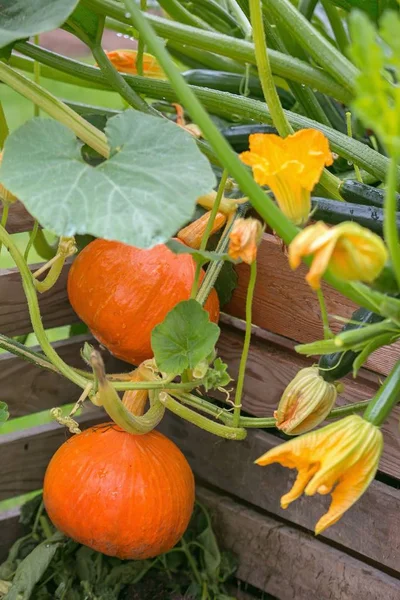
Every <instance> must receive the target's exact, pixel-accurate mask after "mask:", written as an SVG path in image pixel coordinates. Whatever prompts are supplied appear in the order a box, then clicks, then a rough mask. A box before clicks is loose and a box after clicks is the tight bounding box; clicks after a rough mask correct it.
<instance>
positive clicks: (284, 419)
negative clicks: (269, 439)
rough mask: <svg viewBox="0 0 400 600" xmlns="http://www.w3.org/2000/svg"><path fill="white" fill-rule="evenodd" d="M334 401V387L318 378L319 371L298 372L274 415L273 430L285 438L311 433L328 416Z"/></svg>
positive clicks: (316, 369) (314, 368) (310, 369)
mask: <svg viewBox="0 0 400 600" xmlns="http://www.w3.org/2000/svg"><path fill="white" fill-rule="evenodd" d="M336 397H337V389H336V386H335V385H334V384H333V383H328V382H327V381H325V380H324V379H323V378H322V377H321V375H319V370H318V367H308V368H306V369H301V371H299V372H298V373H297V375H296V377H295V378H294V379H292V381H291V382H290V383H289V385H288V386H287V387H286V389H285V391H284V392H283V394H282V397H281V400H280V402H279V406H278V410H276V411H275V412H274V417H275V419H276V427H277V428H278V429H281V430H282V431H283V432H284V433H286V434H288V435H298V434H300V433H305V432H306V431H310V429H313V428H314V427H316V426H317V425H319V424H320V423H322V421H323V420H324V419H325V418H326V417H327V416H328V414H329V413H330V412H331V410H332V408H333V406H334V404H335V402H336Z"/></svg>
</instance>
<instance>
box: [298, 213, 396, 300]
mask: <svg viewBox="0 0 400 600" xmlns="http://www.w3.org/2000/svg"><path fill="white" fill-rule="evenodd" d="M310 254H313V255H314V259H313V262H312V265H311V268H310V271H309V273H308V274H307V276H306V279H307V281H308V283H309V284H310V286H311V287H312V288H313V289H314V290H317V289H319V287H320V284H321V277H322V276H323V274H324V273H325V271H326V270H327V268H328V267H329V268H330V269H331V271H332V273H333V274H334V275H336V276H337V277H340V278H341V279H346V280H348V281H365V282H367V283H370V282H371V281H374V279H376V278H377V277H378V275H379V273H380V272H381V271H382V269H383V267H384V265H385V262H386V261H387V258H388V252H387V250H386V246H385V244H384V243H383V241H382V239H381V238H380V237H379V236H378V235H376V234H375V233H372V231H370V230H369V229H366V228H365V227H361V225H358V224H357V223H352V222H345V223H341V224H340V225H336V226H335V227H328V226H327V225H325V223H323V222H322V221H319V222H318V223H316V224H315V225H310V226H309V227H306V229H304V230H303V231H301V232H300V233H299V234H298V235H297V236H296V237H295V238H294V240H293V241H292V243H291V244H290V246H289V264H290V266H291V268H292V269H296V268H297V267H298V266H299V265H300V263H301V259H302V257H303V256H309V255H310Z"/></svg>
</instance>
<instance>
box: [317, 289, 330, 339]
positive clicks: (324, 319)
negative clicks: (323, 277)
mask: <svg viewBox="0 0 400 600" xmlns="http://www.w3.org/2000/svg"><path fill="white" fill-rule="evenodd" d="M317 296H318V302H319V309H320V311H321V320H322V326H323V330H324V339H325V340H328V339H330V338H331V337H333V336H332V332H331V328H330V327H329V317H328V311H327V308H326V303H325V298H324V292H323V291H322V289H321V288H320V289H319V290H317Z"/></svg>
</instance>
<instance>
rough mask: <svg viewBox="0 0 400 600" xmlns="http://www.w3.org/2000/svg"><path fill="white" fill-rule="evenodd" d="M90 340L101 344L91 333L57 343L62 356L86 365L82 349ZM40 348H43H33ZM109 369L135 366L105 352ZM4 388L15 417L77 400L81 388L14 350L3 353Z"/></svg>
mask: <svg viewBox="0 0 400 600" xmlns="http://www.w3.org/2000/svg"><path fill="white" fill-rule="evenodd" d="M86 341H88V342H90V343H91V344H94V345H95V346H96V347H97V348H98V347H99V346H98V343H97V342H96V341H95V340H94V339H93V337H92V336H90V335H81V336H75V337H73V338H70V339H68V340H64V341H62V342H56V343H55V344H53V346H54V348H55V350H56V351H57V352H58V354H59V355H60V356H61V358H62V359H63V360H64V361H65V362H67V363H68V364H69V365H71V366H72V367H77V368H80V369H84V368H85V363H84V362H83V360H82V358H81V355H80V351H81V349H82V347H83V344H84V343H85V342H86ZM33 350H36V351H37V352H40V348H39V347H36V348H33ZM102 354H103V357H104V361H105V365H106V370H107V372H108V373H122V372H127V371H129V370H131V369H132V366H131V365H128V364H126V363H123V362H122V361H120V360H118V359H116V358H114V357H113V356H112V355H111V354H110V353H109V352H103V353H102ZM0 389H1V398H2V400H3V402H6V403H7V404H8V408H9V412H10V416H11V418H15V417H22V416H23V415H27V414H30V413H34V412H39V411H42V410H46V409H50V408H52V407H54V406H60V405H62V404H68V403H70V402H75V401H76V400H77V399H78V397H79V395H80V393H81V389H80V388H78V387H77V386H76V385H75V384H74V383H72V382H71V381H69V380H68V379H66V378H64V377H61V376H60V375H58V374H57V373H52V372H50V371H44V370H43V369H40V368H39V367H37V366H36V365H33V364H32V363H28V362H26V361H24V360H22V359H20V358H16V357H15V356H13V355H12V354H8V353H7V354H2V355H0Z"/></svg>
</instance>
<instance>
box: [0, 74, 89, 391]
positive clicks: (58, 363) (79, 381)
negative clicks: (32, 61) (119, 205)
mask: <svg viewBox="0 0 400 600" xmlns="http://www.w3.org/2000/svg"><path fill="white" fill-rule="evenodd" d="M0 67H1V63H0ZM0 242H1V243H2V244H4V246H5V247H6V248H7V249H8V251H9V253H10V254H11V256H12V258H13V260H14V262H15V264H16V265H17V267H18V270H19V272H20V274H21V277H22V286H23V288H24V292H25V296H26V299H27V302H28V309H29V316H30V318H31V322H32V327H33V331H34V333H35V334H36V337H37V339H38V342H39V344H40V346H41V348H42V350H43V352H44V353H45V355H46V356H47V358H48V359H49V361H50V362H51V363H52V364H53V365H54V367H55V368H56V369H57V370H58V371H59V372H60V373H61V374H62V375H64V376H65V377H67V379H70V380H71V381H73V382H74V383H76V385H78V386H80V387H81V388H85V387H86V385H87V379H86V378H85V377H83V376H82V375H80V374H79V373H78V372H77V371H75V369H73V368H72V367H70V366H69V365H67V363H65V362H64V361H63V360H62V358H61V357H60V356H59V355H58V354H57V352H56V351H55V350H54V348H53V347H52V345H51V344H50V342H49V340H48V339H47V335H46V331H45V329H44V327H43V323H42V318H41V315H40V309H39V303H38V298H37V293H36V289H35V284H34V282H33V277H32V273H31V272H30V270H29V267H28V265H27V264H26V262H25V260H24V258H23V256H22V254H21V253H20V251H19V250H18V248H17V246H16V245H15V243H14V242H13V239H12V237H11V236H10V235H9V233H7V231H6V230H5V229H4V227H2V226H1V225H0Z"/></svg>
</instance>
